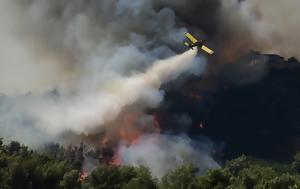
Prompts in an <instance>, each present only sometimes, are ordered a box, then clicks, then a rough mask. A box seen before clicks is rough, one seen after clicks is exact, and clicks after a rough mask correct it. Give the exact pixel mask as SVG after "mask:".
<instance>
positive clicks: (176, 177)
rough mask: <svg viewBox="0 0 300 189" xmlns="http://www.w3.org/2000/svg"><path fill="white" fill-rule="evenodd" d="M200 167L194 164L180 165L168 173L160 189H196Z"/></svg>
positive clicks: (162, 180)
mask: <svg viewBox="0 0 300 189" xmlns="http://www.w3.org/2000/svg"><path fill="white" fill-rule="evenodd" d="M197 172H198V169H197V168H195V167H194V166H192V165H184V166H181V167H178V168H177V169H175V170H174V171H171V172H169V173H167V174H166V175H165V176H164V177H163V178H162V179H161V183H160V187H159V188H160V189H196V188H197V177H196V173H197Z"/></svg>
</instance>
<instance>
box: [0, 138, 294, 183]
mask: <svg viewBox="0 0 300 189" xmlns="http://www.w3.org/2000/svg"><path fill="white" fill-rule="evenodd" d="M48 148H50V147H48ZM52 148H53V146H52ZM56 151H57V152H59V153H53V149H46V150H43V151H39V152H36V151H32V150H29V149H28V147H26V146H24V145H21V144H20V143H19V142H16V141H12V142H10V143H9V144H3V142H2V140H0V188H1V189H80V188H83V189H252V188H253V189H296V188H299V187H300V175H299V173H300V154H296V155H295V157H294V161H293V162H290V163H286V164H285V163H278V162H270V161H265V160H259V159H254V158H250V157H246V156H244V155H243V156H240V157H238V158H236V159H233V160H231V161H227V162H226V163H225V164H224V165H223V168H220V169H216V170H210V171H209V172H207V173H206V174H205V175H198V171H197V168H196V167H194V166H193V165H183V166H180V167H177V168H176V169H175V170H173V171H171V172H169V173H167V174H166V175H165V176H163V177H162V178H160V179H158V178H156V177H155V176H154V175H151V173H150V171H149V169H148V168H146V167H133V166H114V165H100V166H99V167H97V168H96V169H94V170H93V171H92V172H91V173H90V174H89V175H87V176H86V177H82V173H81V163H82V162H83V159H82V158H84V157H83V156H82V153H81V151H82V149H81V147H70V148H66V149H65V148H62V147H59V146H58V145H56Z"/></svg>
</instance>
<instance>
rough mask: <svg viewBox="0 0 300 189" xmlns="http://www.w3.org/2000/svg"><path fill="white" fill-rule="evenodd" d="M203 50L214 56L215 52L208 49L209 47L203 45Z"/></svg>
mask: <svg viewBox="0 0 300 189" xmlns="http://www.w3.org/2000/svg"><path fill="white" fill-rule="evenodd" d="M201 49H202V50H203V51H205V52H207V53H208V54H214V51H213V50H211V49H210V48H208V47H207V46H205V45H202V47H201Z"/></svg>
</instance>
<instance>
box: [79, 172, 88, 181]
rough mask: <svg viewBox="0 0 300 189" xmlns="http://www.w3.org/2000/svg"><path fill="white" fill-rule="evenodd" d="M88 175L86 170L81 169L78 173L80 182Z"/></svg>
mask: <svg viewBox="0 0 300 189" xmlns="http://www.w3.org/2000/svg"><path fill="white" fill-rule="evenodd" d="M88 176H89V174H88V172H85V171H81V172H80V174H79V180H80V182H83V181H84V180H85V179H86V178H87V177H88Z"/></svg>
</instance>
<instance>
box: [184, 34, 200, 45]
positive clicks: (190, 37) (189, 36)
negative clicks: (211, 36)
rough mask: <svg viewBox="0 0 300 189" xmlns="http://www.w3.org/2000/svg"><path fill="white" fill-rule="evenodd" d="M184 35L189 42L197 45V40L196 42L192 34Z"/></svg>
mask: <svg viewBox="0 0 300 189" xmlns="http://www.w3.org/2000/svg"><path fill="white" fill-rule="evenodd" d="M184 35H185V36H186V37H187V38H188V39H189V40H191V42H192V43H197V42H198V40H197V39H196V38H195V37H194V36H192V34H190V33H188V32H186V33H185V34H184Z"/></svg>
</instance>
